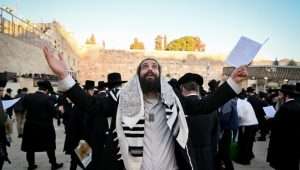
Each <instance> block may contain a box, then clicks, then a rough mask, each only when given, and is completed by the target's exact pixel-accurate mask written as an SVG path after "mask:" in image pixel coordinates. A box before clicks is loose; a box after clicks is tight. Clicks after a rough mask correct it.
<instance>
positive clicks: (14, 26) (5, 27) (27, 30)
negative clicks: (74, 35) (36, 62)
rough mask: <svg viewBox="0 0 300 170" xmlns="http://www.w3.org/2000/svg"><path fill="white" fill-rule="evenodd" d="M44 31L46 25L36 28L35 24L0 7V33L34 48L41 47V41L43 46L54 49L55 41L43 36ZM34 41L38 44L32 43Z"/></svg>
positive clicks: (45, 35)
mask: <svg viewBox="0 0 300 170" xmlns="http://www.w3.org/2000/svg"><path fill="white" fill-rule="evenodd" d="M46 31H47V26H46V24H43V25H42V26H37V25H36V24H32V23H30V21H29V20H24V19H21V18H19V17H17V16H16V15H14V14H13V13H11V12H10V11H8V10H7V9H4V8H2V7H0V33H3V34H6V35H9V36H12V37H14V38H18V39H20V40H23V41H27V42H28V41H29V42H30V41H31V43H32V44H33V45H36V46H39V45H41V44H40V42H41V41H43V42H44V43H42V44H43V45H48V46H50V47H53V48H55V47H56V46H57V45H56V43H57V41H56V40H54V39H53V38H52V37H50V36H49V35H47V34H45V32H46ZM34 41H40V42H36V43H34Z"/></svg>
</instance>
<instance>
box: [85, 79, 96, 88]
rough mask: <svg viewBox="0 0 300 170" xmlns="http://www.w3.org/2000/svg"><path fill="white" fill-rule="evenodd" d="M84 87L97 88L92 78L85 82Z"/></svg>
mask: <svg viewBox="0 0 300 170" xmlns="http://www.w3.org/2000/svg"><path fill="white" fill-rule="evenodd" d="M83 88H84V89H85V90H90V89H94V88H95V82H94V81H92V80H86V81H85V84H84V85H83Z"/></svg>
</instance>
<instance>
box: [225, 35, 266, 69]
mask: <svg viewBox="0 0 300 170" xmlns="http://www.w3.org/2000/svg"><path fill="white" fill-rule="evenodd" d="M267 40H268V39H267ZM267 40H266V41H265V42H264V43H266V42H267ZM264 43H263V44H264ZM263 44H261V43H258V42H256V41H253V40H251V39H249V38H247V37H243V36H242V37H241V38H240V40H239V41H238V43H237V44H236V46H235V47H234V48H233V50H232V51H231V53H230V54H229V56H228V57H227V59H226V61H225V62H226V63H227V64H229V65H230V66H233V67H239V66H242V65H248V64H249V63H250V62H251V61H252V60H253V59H254V57H255V56H256V54H257V53H258V51H259V50H260V48H261V47H262V45H263Z"/></svg>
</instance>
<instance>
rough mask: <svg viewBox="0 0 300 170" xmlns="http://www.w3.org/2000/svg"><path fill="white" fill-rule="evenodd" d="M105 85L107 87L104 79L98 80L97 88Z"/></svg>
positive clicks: (102, 87)
mask: <svg viewBox="0 0 300 170" xmlns="http://www.w3.org/2000/svg"><path fill="white" fill-rule="evenodd" d="M105 87H107V85H106V84H105V82H104V81H98V86H97V89H104V88H105Z"/></svg>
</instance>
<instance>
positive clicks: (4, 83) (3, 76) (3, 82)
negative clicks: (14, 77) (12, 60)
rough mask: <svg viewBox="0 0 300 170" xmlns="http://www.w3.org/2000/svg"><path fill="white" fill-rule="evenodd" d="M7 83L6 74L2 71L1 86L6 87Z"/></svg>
mask: <svg viewBox="0 0 300 170" xmlns="http://www.w3.org/2000/svg"><path fill="white" fill-rule="evenodd" d="M6 83H7V79H6V76H5V74H3V73H0V87H3V88H4V87H5V86H6Z"/></svg>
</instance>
